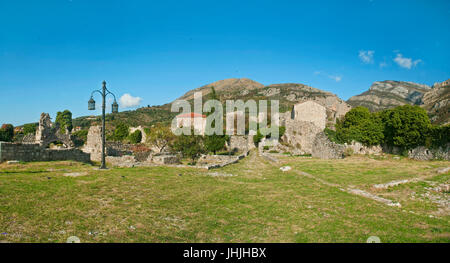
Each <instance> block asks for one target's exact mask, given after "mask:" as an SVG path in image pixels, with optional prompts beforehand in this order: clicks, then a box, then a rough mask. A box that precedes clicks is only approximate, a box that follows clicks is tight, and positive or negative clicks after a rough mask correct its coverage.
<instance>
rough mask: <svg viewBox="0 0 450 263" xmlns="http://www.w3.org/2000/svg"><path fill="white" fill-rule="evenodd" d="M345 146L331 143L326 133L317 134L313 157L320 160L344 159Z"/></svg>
mask: <svg viewBox="0 0 450 263" xmlns="http://www.w3.org/2000/svg"><path fill="white" fill-rule="evenodd" d="M345 148H346V147H345V146H344V145H340V144H336V143H334V142H332V141H330V140H329V139H328V137H327V135H326V134H325V133H324V132H320V133H318V134H317V136H316V138H315V140H314V147H313V148H312V152H311V155H312V157H316V158H320V159H342V158H344V152H345Z"/></svg>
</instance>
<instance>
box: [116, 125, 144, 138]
mask: <svg viewBox="0 0 450 263" xmlns="http://www.w3.org/2000/svg"><path fill="white" fill-rule="evenodd" d="M128 134H129V128H128V125H126V124H125V123H119V124H118V125H117V126H116V128H115V129H114V135H113V139H114V140H115V141H123V140H125V139H126V138H127V137H128ZM141 135H142V134H141Z"/></svg>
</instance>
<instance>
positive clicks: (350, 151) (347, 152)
mask: <svg viewBox="0 0 450 263" xmlns="http://www.w3.org/2000/svg"><path fill="white" fill-rule="evenodd" d="M353 153H354V152H353V149H352V148H345V151H344V157H349V156H352V155H353Z"/></svg>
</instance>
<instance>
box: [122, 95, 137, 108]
mask: <svg viewBox="0 0 450 263" xmlns="http://www.w3.org/2000/svg"><path fill="white" fill-rule="evenodd" d="M141 101H142V98H139V97H133V96H131V95H130V94H128V93H125V94H123V95H122V97H120V99H119V103H120V106H121V107H122V108H132V107H137V106H139V104H141Z"/></svg>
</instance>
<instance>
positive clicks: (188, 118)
mask: <svg viewBox="0 0 450 263" xmlns="http://www.w3.org/2000/svg"><path fill="white" fill-rule="evenodd" d="M176 120H177V127H178V128H180V127H193V128H194V129H195V130H197V131H199V133H200V134H201V135H203V134H205V127H206V115H203V114H199V113H195V112H191V113H185V114H179V115H177V116H176Z"/></svg>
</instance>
